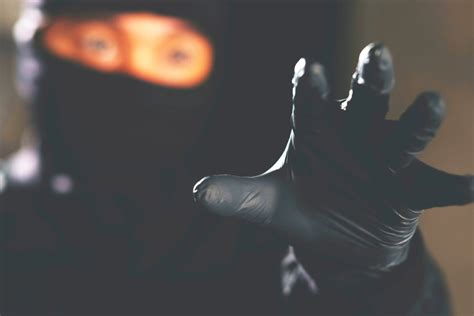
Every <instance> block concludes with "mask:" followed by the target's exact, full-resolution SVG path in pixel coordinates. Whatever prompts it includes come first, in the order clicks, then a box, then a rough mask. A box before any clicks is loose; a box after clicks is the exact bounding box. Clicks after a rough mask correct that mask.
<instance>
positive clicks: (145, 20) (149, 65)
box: [43, 12, 214, 88]
mask: <svg viewBox="0 0 474 316" xmlns="http://www.w3.org/2000/svg"><path fill="white" fill-rule="evenodd" d="M43 43H44V45H45V46H46V48H47V49H48V50H49V51H50V52H52V53H53V54H55V55H57V56H59V57H62V58H65V59H68V60H72V61H75V62H78V63H80V64H83V65H85V66H88V67H90V68H92V69H95V70H98V71H102V72H121V73H126V74H129V75H131V76H134V77H136V78H139V79H142V80H146V81H149V82H152V83H155V84H159V85H163V86H168V87H173V88H192V87H195V86H198V85H199V84H201V83H202V82H204V81H205V80H206V79H207V78H208V77H209V74H210V72H211V70H212V66H213V58H214V57H213V55H214V53H213V48H212V45H211V42H210V40H209V39H208V38H207V37H206V36H205V35H203V34H202V33H200V32H199V31H198V30H196V29H195V28H194V27H193V26H192V25H191V24H189V23H188V22H186V21H184V20H182V19H178V18H174V17H167V16H161V15H157V14H151V13H144V12H141V13H120V14H114V15H111V16H108V17H107V18H105V19H98V18H86V17H82V18H77V17H74V18H73V17H66V16H63V17H57V18H55V19H54V20H53V21H52V22H51V24H50V25H49V26H48V27H47V28H46V30H45V33H44V36H43Z"/></svg>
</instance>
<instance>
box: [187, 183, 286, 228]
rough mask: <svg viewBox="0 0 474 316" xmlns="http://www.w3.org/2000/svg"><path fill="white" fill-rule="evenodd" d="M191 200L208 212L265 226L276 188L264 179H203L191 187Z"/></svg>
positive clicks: (274, 199)
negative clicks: (192, 197) (192, 195)
mask: <svg viewBox="0 0 474 316" xmlns="http://www.w3.org/2000/svg"><path fill="white" fill-rule="evenodd" d="M193 194H194V200H195V201H196V202H197V203H198V204H199V205H200V206H202V207H203V208H205V209H207V210H208V211H210V212H212V213H215V214H218V215H221V216H228V217H229V216H230V217H237V218H239V219H243V220H246V221H248V222H251V223H255V224H261V225H266V224H269V223H270V222H271V220H272V217H273V213H274V212H275V209H276V208H275V204H276V203H277V198H278V188H277V186H276V185H275V183H274V181H272V179H270V178H269V177H266V176H257V177H238V176H232V175H217V176H210V177H205V178H203V179H201V180H200V181H198V182H197V183H196V184H195V185H194V189H193Z"/></svg>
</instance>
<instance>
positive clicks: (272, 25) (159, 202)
mask: <svg viewBox="0 0 474 316" xmlns="http://www.w3.org/2000/svg"><path fill="white" fill-rule="evenodd" d="M26 8H27V9H28V8H39V10H40V12H42V13H44V14H45V15H46V16H54V15H56V14H76V13H81V12H83V11H84V12H114V11H151V12H156V13H158V14H164V15H171V16H177V17H182V18H184V19H187V20H189V21H190V22H191V23H193V24H194V25H195V26H196V27H197V28H198V29H200V30H201V31H202V32H203V33H204V34H206V35H207V36H208V37H209V38H210V39H211V41H212V42H213V45H214V50H215V65H214V68H213V72H212V74H211V76H210V77H209V79H208V81H206V82H205V83H203V84H202V85H201V86H198V87H196V88H194V89H189V90H184V89H169V88H165V87H160V86H158V85H153V84H150V83H147V82H144V81H141V80H138V79H134V78H131V77H128V76H126V75H119V74H106V73H100V72H97V71H94V70H91V69H88V68H86V67H84V66H81V65H78V64H75V63H73V62H69V61H65V60H62V59H61V58H58V57H55V56H53V55H52V54H50V53H48V52H47V51H46V50H45V49H43V48H42V46H41V41H40V36H41V31H40V32H38V33H37V34H36V36H35V37H34V38H33V39H32V40H31V41H26V42H25V43H20V44H21V45H20V84H21V85H23V87H25V88H26V90H29V91H32V94H31V103H32V108H33V112H34V115H35V116H34V119H35V124H36V128H37V130H38V135H39V142H40V152H41V160H42V166H43V167H42V179H43V182H44V183H46V184H47V183H49V181H50V180H49V179H50V177H52V176H54V175H55V174H68V175H70V176H71V177H72V178H73V179H74V183H75V188H76V189H80V188H83V190H85V191H89V192H92V194H93V195H94V196H95V197H96V198H99V197H101V196H112V199H116V198H115V197H116V196H122V197H123V196H125V197H126V198H128V199H129V200H132V201H133V202H132V204H133V205H135V206H134V209H135V210H136V209H139V210H141V211H136V212H135V213H140V214H142V215H140V216H141V217H140V218H138V219H137V217H135V219H134V221H136V223H137V224H136V234H137V236H139V237H137V238H135V239H137V240H143V243H144V245H143V247H144V248H147V249H150V252H152V253H159V252H160V250H159V249H160V247H159V246H158V244H159V243H167V241H166V240H168V241H169V244H173V240H174V239H176V238H178V239H179V238H182V235H183V232H185V231H188V232H189V231H191V230H192V229H191V230H190V229H187V228H186V227H188V226H189V223H191V222H196V221H194V220H193V219H192V218H195V216H196V214H195V213H194V211H193V209H194V206H193V201H192V186H193V184H194V183H195V181H197V180H198V179H199V178H201V177H202V176H205V175H208V174H217V173H232V174H241V175H250V174H255V173H258V172H262V171H264V170H266V169H267V168H268V167H269V166H271V165H272V164H273V163H274V162H275V160H276V159H277V158H278V157H279V155H280V154H281V152H282V150H283V148H284V147H285V144H286V142H287V139H288V135H289V129H290V109H291V77H292V74H293V67H294V64H295V62H296V61H297V60H298V59H299V57H301V56H310V57H313V58H315V59H318V60H320V61H321V62H323V63H325V64H326V65H328V66H329V67H330V66H331V61H332V60H331V59H330V56H332V53H333V50H334V49H335V45H334V43H335V36H334V34H335V33H336V31H337V30H336V26H337V25H338V24H337V20H335V19H334V17H335V12H336V6H335V5H334V4H330V3H327V2H317V3H308V2H297V1H293V2H275V3H270V2H256V3H252V2H244V1H233V2H232V1H230V2H227V1H195V0H192V1H176V0H173V1H163V0H146V1H139V0H122V1H118V0H75V1H67V0H45V1H43V2H40V3H38V1H27V5H26ZM28 65H30V66H31V65H36V66H37V69H38V70H39V72H38V75H37V76H32V74H31V72H30V69H31V67H29V66H28ZM101 193H105V194H101ZM120 207H122V206H120ZM201 214H202V213H201ZM201 216H202V215H201ZM206 227H208V226H206V223H204V224H202V225H201V228H200V229H199V228H196V229H195V230H196V231H198V232H199V231H202V230H204V231H205V230H209V229H208V228H206ZM165 231H167V232H165ZM166 234H168V235H169V236H167V237H166V236H165V235H166ZM197 234H198V235H201V233H197ZM180 236H181V237H180ZM188 239H195V238H194V237H191V238H188ZM163 240H164V241H163ZM222 243H226V241H225V240H223V241H222ZM164 247H165V248H166V247H167V246H164ZM190 247H191V246H190ZM149 261H150V262H151V261H153V260H149Z"/></svg>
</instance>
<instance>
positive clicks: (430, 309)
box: [286, 231, 451, 316]
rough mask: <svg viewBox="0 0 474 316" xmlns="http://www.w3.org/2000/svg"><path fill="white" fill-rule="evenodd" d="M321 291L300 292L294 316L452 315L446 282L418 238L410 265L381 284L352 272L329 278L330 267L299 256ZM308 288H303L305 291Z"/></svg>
mask: <svg viewBox="0 0 474 316" xmlns="http://www.w3.org/2000/svg"><path fill="white" fill-rule="evenodd" d="M296 256H298V257H299V261H300V262H301V264H302V265H303V266H304V267H305V268H306V269H307V270H308V272H309V275H311V277H312V279H313V280H314V282H315V283H316V285H317V286H318V292H317V293H316V294H310V293H309V292H308V291H303V290H301V289H299V290H298V289H295V291H293V292H292V293H291V294H290V295H289V296H288V298H287V300H286V301H287V308H288V310H289V311H291V312H293V313H306V314H307V313H313V314H317V315H331V314H344V315H401V316H402V315H403V316H413V315H451V305H450V299H449V293H448V290H447V287H446V284H445V281H444V276H443V274H442V272H441V271H440V269H439V267H438V266H437V264H436V263H435V261H434V260H433V258H432V257H431V256H430V255H429V253H428V252H427V251H426V248H425V245H424V243H423V239H422V236H421V234H420V232H419V231H418V232H417V234H415V236H414V238H413V240H412V242H411V245H410V252H409V256H408V258H407V260H406V261H405V262H404V263H403V264H401V265H400V266H398V267H396V268H394V269H393V270H391V271H388V272H384V273H383V274H381V275H379V276H378V277H377V278H370V277H360V276H358V277H354V274H353V273H352V272H348V273H342V274H341V275H340V276H339V277H338V278H326V277H325V275H324V273H325V272H322V270H324V268H322V269H318V268H317V266H318V265H319V266H320V267H324V265H325V264H327V263H323V262H322V261H321V260H315V259H314V258H311V257H309V256H307V255H305V254H299V253H298V252H297V251H296ZM301 288H303V287H301Z"/></svg>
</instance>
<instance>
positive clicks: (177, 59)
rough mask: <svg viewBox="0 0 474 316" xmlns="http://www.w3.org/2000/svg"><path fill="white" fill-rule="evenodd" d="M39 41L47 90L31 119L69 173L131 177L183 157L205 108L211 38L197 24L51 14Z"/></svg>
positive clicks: (209, 99) (123, 15) (150, 16)
mask: <svg viewBox="0 0 474 316" xmlns="http://www.w3.org/2000/svg"><path fill="white" fill-rule="evenodd" d="M39 39H40V45H41V46H42V48H43V49H44V54H45V64H44V65H45V66H44V69H43V72H44V74H43V75H44V77H45V78H47V80H45V83H44V84H46V85H47V86H48V87H50V88H46V89H45V88H44V87H43V89H42V90H43V97H42V98H40V99H41V101H42V102H43V103H45V104H42V105H40V110H39V112H40V113H39V115H40V116H43V117H44V118H45V119H44V120H41V121H42V122H46V124H48V127H47V128H49V129H50V131H52V130H54V129H56V131H57V135H56V136H57V138H58V139H59V141H60V143H61V145H62V146H63V148H64V152H65V153H68V154H69V155H70V161H71V162H72V164H73V165H74V167H73V169H75V170H87V171H88V173H91V172H92V173H94V176H99V177H100V176H102V178H107V179H117V178H123V177H125V178H127V177H128V178H129V177H133V178H135V176H138V177H140V176H143V175H144V173H146V172H147V171H150V172H151V173H153V172H152V171H153V169H154V167H155V166H158V165H173V164H176V162H177V161H178V160H182V159H185V158H186V157H187V156H188V155H191V153H192V151H193V145H194V144H195V142H196V140H197V138H199V136H200V135H201V133H202V128H203V126H204V125H205V124H204V123H205V122H206V120H207V117H208V115H209V112H210V109H211V108H212V105H213V103H214V101H213V98H214V93H213V89H212V85H213V84H212V82H213V78H212V76H213V72H214V55H215V54H214V47H213V41H212V39H211V38H210V37H209V36H208V35H206V34H205V33H204V32H202V31H201V30H199V28H198V27H197V26H195V25H193V23H191V22H189V21H187V20H185V19H181V18H177V17H171V16H164V15H159V14H155V13H147V12H118V13H111V14H106V13H99V14H98V13H92V14H91V13H88V14H79V15H78V14H76V15H58V16H55V17H54V18H52V19H51V20H50V22H49V23H48V24H47V25H46V26H45V28H44V29H43V31H42V32H41V34H40V37H39ZM45 93H46V94H47V96H46V98H47V100H44V97H45V96H44V94H45ZM45 101H46V102H45ZM52 104H54V105H52ZM48 107H49V108H48ZM54 134H55V133H54V132H52V133H49V135H54ZM46 141H47V140H46ZM140 165H141V166H143V168H141V167H140ZM132 170H133V171H132Z"/></svg>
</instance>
